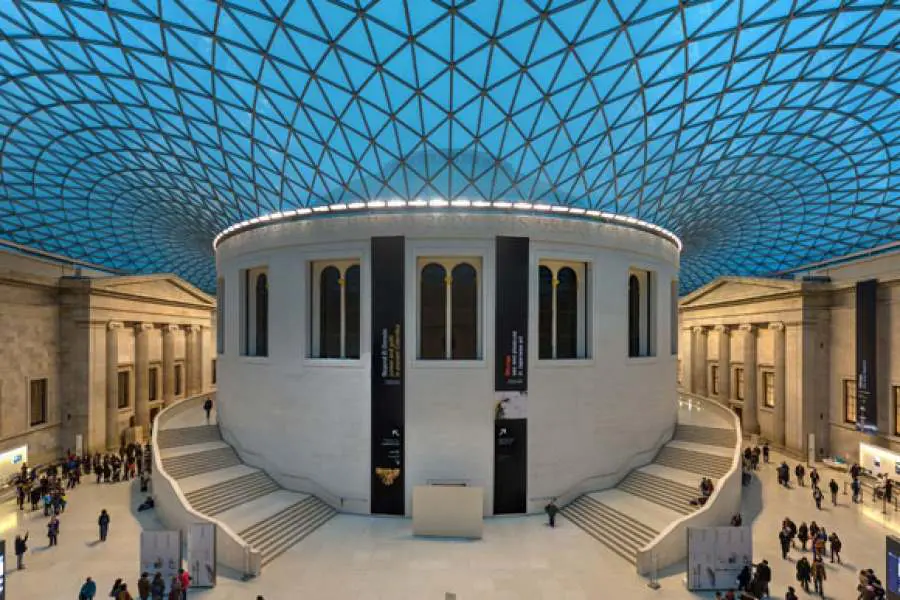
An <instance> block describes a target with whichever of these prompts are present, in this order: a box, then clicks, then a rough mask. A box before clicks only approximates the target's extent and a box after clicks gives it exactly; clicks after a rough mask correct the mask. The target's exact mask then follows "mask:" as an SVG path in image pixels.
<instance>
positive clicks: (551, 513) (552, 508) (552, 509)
mask: <svg viewBox="0 0 900 600" xmlns="http://www.w3.org/2000/svg"><path fill="white" fill-rule="evenodd" d="M544 512H545V513H547V518H548V519H549V521H548V524H549V525H550V527H556V514H557V513H558V512H559V507H558V506H556V498H554V499H552V500H550V502H549V503H548V504H547V506H545V507H544Z"/></svg>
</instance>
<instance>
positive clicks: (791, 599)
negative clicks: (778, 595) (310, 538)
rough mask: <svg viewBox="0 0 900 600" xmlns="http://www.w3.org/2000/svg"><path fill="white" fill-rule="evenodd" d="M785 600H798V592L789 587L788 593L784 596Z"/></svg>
mask: <svg viewBox="0 0 900 600" xmlns="http://www.w3.org/2000/svg"><path fill="white" fill-rule="evenodd" d="M784 600H798V599H797V591H796V590H795V589H794V588H792V587H791V586H788V591H787V593H786V594H785V595H784Z"/></svg>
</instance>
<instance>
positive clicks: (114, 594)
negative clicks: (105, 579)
mask: <svg viewBox="0 0 900 600" xmlns="http://www.w3.org/2000/svg"><path fill="white" fill-rule="evenodd" d="M123 585H124V584H123V583H122V579H121V578H119V579H116V580H115V581H114V582H113V585H112V588H111V589H110V590H109V597H110V598H118V597H119V592H121V591H122V586H123Z"/></svg>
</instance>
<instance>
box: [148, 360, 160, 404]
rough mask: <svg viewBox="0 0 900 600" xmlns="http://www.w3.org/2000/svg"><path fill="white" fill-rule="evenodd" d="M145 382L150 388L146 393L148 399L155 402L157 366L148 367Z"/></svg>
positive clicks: (157, 394) (157, 378)
mask: <svg viewBox="0 0 900 600" xmlns="http://www.w3.org/2000/svg"><path fill="white" fill-rule="evenodd" d="M147 382H148V384H149V388H150V390H149V394H148V395H147V396H148V400H149V401H150V402H156V401H157V400H159V367H150V371H149V374H148V376H147Z"/></svg>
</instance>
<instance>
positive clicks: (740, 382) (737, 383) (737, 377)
mask: <svg viewBox="0 0 900 600" xmlns="http://www.w3.org/2000/svg"><path fill="white" fill-rule="evenodd" d="M734 389H735V390H736V392H735V394H736V396H737V399H738V400H743V399H744V368H743V367H736V368H735V369H734Z"/></svg>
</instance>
